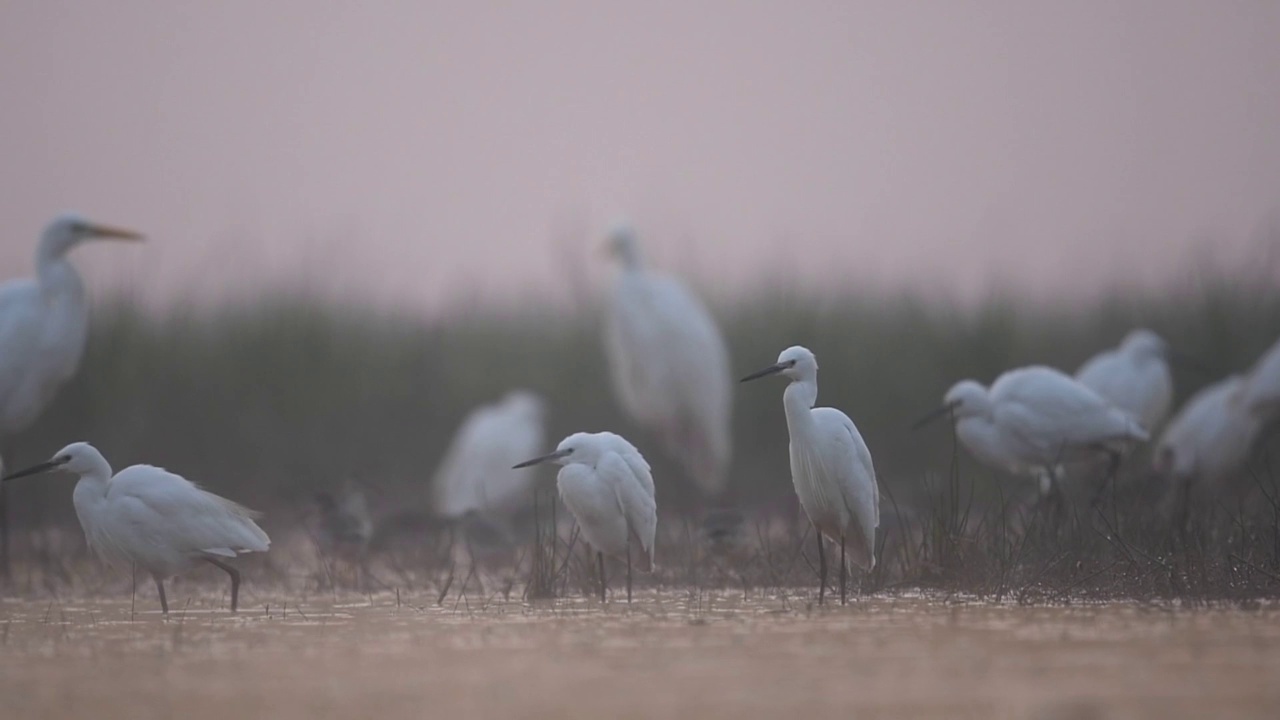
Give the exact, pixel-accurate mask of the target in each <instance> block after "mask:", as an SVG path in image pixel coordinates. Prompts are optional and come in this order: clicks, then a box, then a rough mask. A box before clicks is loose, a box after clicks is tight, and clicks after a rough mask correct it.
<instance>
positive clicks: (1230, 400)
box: [0, 214, 1280, 613]
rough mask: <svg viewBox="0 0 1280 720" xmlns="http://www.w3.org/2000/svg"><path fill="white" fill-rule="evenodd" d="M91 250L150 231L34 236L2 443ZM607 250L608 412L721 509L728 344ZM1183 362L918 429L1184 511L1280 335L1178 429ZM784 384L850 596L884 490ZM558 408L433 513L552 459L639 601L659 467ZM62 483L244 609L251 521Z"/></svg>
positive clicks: (158, 473)
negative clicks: (1088, 470) (1126, 472)
mask: <svg viewBox="0 0 1280 720" xmlns="http://www.w3.org/2000/svg"><path fill="white" fill-rule="evenodd" d="M93 238H103V239H118V240H139V239H141V238H142V236H141V235H140V234H138V233H135V232H132V231H127V230H121V229H117V228H112V227H108V226H104V225H99V224H96V223H93V222H90V221H88V220H86V219H84V218H82V217H80V216H78V215H74V214H67V215H63V216H59V217H58V218H56V219H55V220H53V222H51V223H50V224H49V226H48V227H47V228H46V229H45V231H44V233H43V235H42V236H41V238H40V241H39V244H38V246H37V252H36V277H35V278H34V279H21V280H13V281H9V282H7V283H5V284H4V285H3V286H0V439H3V438H6V437H9V436H12V435H13V434H14V433H16V432H17V431H19V430H21V429H22V428H24V427H25V426H27V425H28V424H30V423H31V422H33V421H34V419H35V418H36V417H37V416H38V415H39V414H40V412H41V411H42V409H43V408H44V407H45V406H46V405H47V404H48V403H49V401H50V400H51V398H52V397H53V396H54V395H55V393H56V391H57V389H58V388H59V386H61V385H62V384H63V383H65V382H66V381H67V380H68V379H69V378H71V377H72V376H73V375H74V374H75V372H76V368H77V367H78V365H79V362H80V358H81V355H82V354H83V351H84V346H85V341H86V334H87V327H88V317H89V316H88V308H87V302H86V293H85V288H84V284H83V282H82V280H81V279H80V276H79V275H78V274H77V272H76V270H75V267H74V266H73V265H72V264H71V262H70V260H69V259H68V258H67V253H68V251H69V250H71V249H72V248H73V247H75V246H76V245H78V244H79V243H81V242H83V241H86V240H89V239H93ZM606 247H607V250H608V251H609V253H610V254H611V255H612V256H613V257H614V258H615V259H616V260H617V262H618V264H619V266H620V267H619V272H618V277H617V280H616V283H615V285H614V291H613V296H612V299H611V302H610V304H609V308H608V312H607V316H606V322H605V327H604V333H603V334H604V349H605V358H606V360H607V363H608V368H609V374H610V379H611V381H612V385H613V390H614V394H615V397H616V400H617V403H618V405H619V406H620V407H621V408H622V409H623V411H624V412H625V414H626V415H627V416H628V417H629V419H630V420H631V421H632V422H633V423H634V424H635V425H636V426H637V428H638V429H639V430H640V431H641V433H642V434H643V439H644V440H645V441H652V442H653V443H654V444H655V446H656V447H657V448H658V449H659V450H660V451H661V453H662V454H663V455H665V456H666V457H668V458H669V459H670V460H672V461H673V462H674V463H675V464H676V465H677V466H678V467H679V468H680V469H681V471H682V473H683V475H684V477H686V478H687V479H688V480H689V481H690V482H691V483H692V484H693V485H694V486H695V487H696V488H698V490H699V491H700V493H701V496H702V497H704V498H705V499H708V500H717V499H723V496H724V494H725V492H726V489H727V487H728V486H729V484H730V483H729V465H730V461H731V458H732V454H733V453H732V450H733V445H732V438H731V432H730V425H731V417H732V410H733V392H734V389H733V383H732V379H731V362H730V355H729V351H728V348H727V345H726V343H725V341H724V338H723V335H722V334H721V331H720V329H719V328H718V326H717V325H716V322H715V320H714V318H713V317H712V314H711V313H710V312H709V311H708V309H707V307H706V306H705V305H704V304H703V303H702V302H701V301H700V300H699V299H698V297H697V296H696V295H695V294H694V293H692V292H691V291H690V290H689V289H688V288H687V287H686V286H685V285H684V284H683V283H682V282H681V281H680V280H679V279H677V278H676V277H674V276H672V275H668V274H664V273H660V272H657V271H655V270H653V269H651V268H649V267H648V266H647V265H646V264H645V263H644V261H643V258H642V254H641V249H640V244H639V241H638V239H637V237H636V234H635V232H634V231H633V230H631V228H630V227H627V226H621V227H619V228H617V229H615V230H614V231H612V232H611V233H610V234H609V236H608V238H607V244H606ZM780 344H781V343H780ZM1178 357H1179V356H1178V355H1177V354H1176V353H1174V352H1173V351H1171V349H1170V348H1169V346H1168V345H1167V343H1166V342H1165V341H1164V340H1163V339H1162V338H1161V337H1160V336H1159V335H1157V334H1156V333H1154V332H1152V331H1151V330H1147V329H1143V328H1139V329H1135V330H1133V331H1132V332H1130V333H1129V334H1128V335H1127V336H1126V337H1125V338H1124V339H1123V341H1122V342H1121V344H1120V345H1119V346H1118V347H1116V348H1114V349H1110V350H1106V351H1104V352H1102V353H1100V354H1099V355H1097V356H1095V357H1094V358H1092V359H1090V360H1089V361H1087V362H1086V363H1084V365H1083V366H1081V367H1080V369H1079V371H1078V372H1077V373H1076V374H1075V376H1074V377H1073V376H1070V375H1067V374H1065V373H1063V372H1061V371H1059V370H1056V369H1053V368H1050V367H1045V366H1030V367H1022V368H1016V369H1012V370H1009V371H1007V372H1005V373H1003V374H1001V375H1000V376H999V377H997V378H996V379H995V380H994V381H993V382H992V383H991V384H990V386H989V387H988V386H986V385H983V384H982V383H981V382H979V381H977V380H972V379H967V380H960V381H959V382H957V383H955V384H954V385H953V386H952V387H951V388H950V389H949V390H948V391H947V392H946V393H945V395H944V396H943V404H942V406H941V407H940V408H938V409H937V410H936V411H934V412H933V413H931V414H930V415H929V416H927V417H926V418H924V420H922V422H921V423H920V424H924V422H926V421H928V420H931V419H934V418H942V417H948V418H949V419H950V420H951V422H952V423H953V426H954V432H955V436H956V438H957V439H958V440H959V442H960V444H961V445H962V446H963V447H964V448H965V449H966V450H967V451H968V452H969V453H970V454H971V455H972V456H973V457H974V458H976V459H977V460H979V461H980V462H981V463H983V464H986V465H988V466H990V467H992V468H994V469H997V470H999V471H1001V472H1006V473H1009V474H1011V475H1015V476H1025V477H1028V478H1032V479H1035V480H1036V481H1038V482H1039V483H1040V486H1041V489H1042V490H1044V491H1045V492H1049V491H1052V490H1054V489H1055V488H1057V486H1058V485H1059V484H1060V483H1062V482H1064V478H1065V474H1066V472H1067V469H1068V468H1070V467H1072V466H1077V465H1079V464H1080V463H1099V462H1105V463H1106V464H1107V466H1108V468H1109V471H1110V472H1111V473H1114V470H1115V467H1116V465H1117V464H1118V463H1119V462H1120V459H1121V458H1122V457H1124V456H1125V455H1126V454H1128V453H1130V452H1131V451H1132V450H1133V449H1134V448H1135V447H1136V446H1138V445H1140V444H1143V443H1146V442H1149V441H1150V439H1151V438H1152V437H1158V438H1159V439H1158V441H1157V442H1156V443H1155V447H1154V452H1153V453H1152V468H1153V470H1154V471H1155V472H1156V473H1158V474H1160V475H1161V476H1162V477H1164V478H1165V479H1166V481H1167V486H1168V488H1169V492H1168V495H1169V496H1170V497H1175V498H1178V499H1179V502H1180V503H1181V505H1180V510H1179V512H1180V513H1182V514H1185V513H1186V512H1187V504H1188V502H1190V501H1191V500H1193V499H1195V498H1196V497H1199V496H1201V495H1204V494H1206V493H1212V492H1216V491H1219V490H1220V489H1221V488H1223V487H1225V486H1227V485H1228V483H1229V482H1231V481H1232V480H1233V479H1234V478H1235V477H1236V476H1237V475H1238V474H1239V473H1240V471H1241V469H1242V467H1243V466H1244V465H1245V463H1246V462H1247V461H1248V458H1249V453H1250V449H1251V448H1252V446H1253V445H1254V443H1255V441H1256V440H1257V438H1258V437H1259V436H1260V435H1261V434H1262V432H1263V429H1264V428H1265V427H1266V426H1267V424H1268V423H1269V422H1271V421H1272V420H1274V419H1275V418H1276V416H1277V415H1280V342H1277V344H1276V345H1275V346H1274V347H1272V348H1271V349H1270V350H1269V351H1268V352H1267V353H1266V354H1265V355H1264V356H1263V357H1262V358H1261V359H1260V360H1259V361H1258V362H1257V364H1256V365H1255V366H1254V367H1253V368H1252V369H1251V370H1250V371H1249V372H1247V373H1244V374H1241V375H1233V376H1231V377H1229V378H1227V379H1225V380H1222V381H1220V382H1218V383H1215V384H1212V385H1210V386H1208V387H1206V388H1204V389H1203V390H1201V391H1200V392H1199V393H1197V394H1196V395H1194V396H1193V397H1192V398H1191V399H1190V400H1189V401H1188V402H1187V403H1186V404H1185V405H1184V406H1183V407H1182V409H1181V410H1180V412H1179V413H1178V414H1176V415H1174V417H1173V418H1172V419H1171V420H1168V417H1169V413H1170V410H1171V407H1172V403H1173V381H1172V375H1171V372H1170V367H1169V364H1170V362H1173V361H1176V360H1177V359H1178ZM772 375H779V376H781V377H783V378H785V379H786V380H787V381H788V383H787V386H786V388H785V389H784V390H783V393H782V395H783V403H782V404H783V413H784V416H785V419H786V426H787V432H788V435H789V438H790V443H789V456H790V468H791V479H792V483H793V486H794V490H795V494H796V497H797V498H798V500H799V504H800V507H801V509H802V510H803V512H804V513H805V515H806V516H807V518H808V520H809V522H810V523H811V524H812V527H813V528H814V529H815V530H816V533H817V536H818V542H817V544H818V559H819V568H818V574H819V591H818V601H819V603H820V604H822V603H823V602H824V601H825V594H826V589H827V572H828V563H827V558H826V553H827V552H828V551H827V550H826V549H825V548H824V545H825V544H826V543H827V542H830V543H832V545H833V547H834V546H838V547H839V557H840V560H839V574H840V581H839V587H840V598H841V602H842V603H844V602H846V601H847V587H848V582H847V575H848V571H849V570H850V568H851V567H852V566H856V567H857V568H859V569H861V570H862V571H863V572H870V571H871V570H872V569H873V568H875V567H876V552H877V545H876V534H877V528H879V527H880V487H879V484H878V482H877V478H876V471H875V466H874V463H873V461H872V454H871V451H870V449H869V448H868V446H867V443H866V442H865V441H864V440H863V437H862V435H861V433H859V431H858V428H857V426H856V425H855V424H854V422H853V420H851V419H850V417H849V415H847V414H845V413H844V412H843V411H841V410H838V409H835V408H831V407H815V405H816V403H817V399H818V380H817V378H818V361H817V358H816V356H815V354H814V353H813V352H811V351H810V350H808V349H807V348H804V347H799V346H792V347H788V348H786V349H785V350H783V351H782V352H781V354H780V355H779V356H778V358H777V361H776V362H774V363H773V364H772V365H769V366H768V367H765V368H764V369H762V370H759V371H758V372H755V373H752V374H750V375H747V376H746V377H744V378H742V382H746V381H750V380H756V379H760V378H764V377H767V376H772ZM547 407H548V401H547V400H546V399H544V398H542V397H540V396H538V395H536V394H534V393H532V392H529V391H525V390H513V391H512V392H510V393H509V394H508V395H507V396H506V397H505V398H503V399H501V400H500V401H498V402H496V403H494V404H492V405H487V406H482V407H480V408H477V409H476V410H475V411H474V412H473V413H472V414H471V415H470V416H469V417H467V418H466V419H465V421H464V422H463V423H462V424H461V426H460V427H459V429H458V431H457V434H456V436H455V438H454V440H453V442H452V444H451V445H450V447H449V450H448V452H447V454H446V456H445V458H444V460H443V461H442V463H441V466H440V469H439V471H438V473H437V474H436V477H435V478H434V480H433V481H432V482H431V496H432V504H433V506H434V507H435V509H436V511H437V512H438V513H439V514H440V515H442V516H444V517H447V518H455V519H456V518H462V517H472V516H475V515H477V514H479V515H482V516H484V517H485V518H486V519H487V520H489V521H491V522H494V523H496V524H497V525H498V526H499V527H503V528H507V529H508V531H509V527H510V526H509V523H511V522H512V520H513V518H514V517H515V516H517V515H518V514H519V513H520V512H521V511H522V510H524V509H526V508H527V507H528V506H529V505H530V503H531V502H532V499H533V494H534V490H535V476H534V474H533V473H534V471H533V470H532V466H535V465H538V464H541V463H554V464H556V465H559V466H560V469H559V471H558V474H557V479H556V485H557V488H558V492H559V495H560V498H561V501H562V502H563V504H564V506H565V507H566V508H568V510H569V511H570V513H571V514H572V516H573V518H574V519H575V521H576V523H577V526H578V527H579V529H580V533H581V537H582V539H583V541H584V542H585V543H586V544H587V545H588V546H589V548H590V552H593V553H594V559H595V561H596V563H597V564H598V569H599V582H600V584H599V593H600V599H601V601H604V600H605V599H606V597H607V588H608V584H607V581H606V576H605V557H606V556H610V557H614V558H617V559H618V560H620V561H622V562H624V563H625V565H626V572H627V575H626V590H627V599H628V601H630V600H631V597H632V566H633V564H634V565H635V566H637V567H638V569H639V570H641V571H648V570H652V569H653V568H654V567H655V563H656V562H657V560H658V558H657V557H656V541H657V528H658V504H657V497H656V494H655V489H654V481H653V475H652V471H651V468H650V465H649V463H648V462H647V461H646V460H645V458H644V456H643V455H642V454H641V452H640V450H639V449H637V447H636V445H634V444H632V443H631V442H629V441H628V440H626V439H624V438H623V437H621V436H620V435H617V434H615V433H612V432H578V433H574V434H572V435H569V436H568V437H566V438H565V439H564V440H562V441H561V442H560V443H559V445H557V446H556V448H555V450H554V451H551V452H549V453H546V454H539V453H540V452H542V451H544V450H545V445H544V442H545V420H546V415H547ZM1166 420H1167V425H1166ZM1161 430H1163V432H1162V433H1161V432H1160V431H1161ZM4 449H5V450H8V448H4ZM53 471H64V472H69V473H72V474H74V475H76V476H78V477H79V480H78V482H77V484H76V486H75V490H74V492H73V495H72V500H73V504H74V506H75V510H76V515H77V517H78V518H79V521H80V525H81V527H82V529H83V530H84V534H85V538H86V540H87V543H88V545H89V547H90V548H91V549H92V550H93V552H94V553H95V554H97V555H98V556H99V557H101V558H102V559H104V560H105V561H107V562H108V563H109V564H112V565H114V566H117V567H128V566H132V567H134V568H137V569H142V570H144V571H145V572H147V573H149V574H150V575H151V576H152V578H153V579H154V581H155V584H156V589H157V592H158V593H159V598H160V604H161V608H162V609H163V610H164V611H165V612H166V613H167V612H168V601H167V599H166V597H165V589H164V581H165V580H167V579H169V578H170V577H173V576H174V575H177V574H179V573H181V572H183V571H185V570H187V569H189V568H190V567H192V566H193V565H195V564H198V563H207V564H210V565H213V566H215V567H218V568H220V569H221V570H223V571H224V572H226V573H227V574H228V576H229V577H230V580H231V609H232V610H233V611H234V610H235V609H236V608H237V604H238V595H239V586H240V574H239V571H238V570H237V569H236V568H235V567H234V566H233V565H232V564H230V563H229V562H228V561H230V560H232V559H234V558H236V557H237V556H238V555H240V554H242V553H247V552H266V551H267V550H268V548H269V546H270V539H269V538H268V537H267V534H266V533H265V532H263V530H262V529H261V528H260V527H259V526H258V525H257V523H256V522H255V517H256V514H255V513H254V512H252V511H250V510H248V509H246V508H245V507H243V506H241V505H239V504H237V503H235V502H233V501H231V500H227V499H225V498H223V497H220V496H218V495H215V494H213V493H211V492H208V491H206V490H204V489H202V488H200V487H199V486H198V485H196V484H194V483H192V482H190V481H188V480H186V479H184V478H183V477H181V476H179V475H176V474H173V473H171V472H168V471H166V470H163V469H161V468H158V467H153V466H149V465H134V466H131V467H128V468H126V469H124V470H122V471H120V472H119V473H116V474H115V475H114V476H113V475H112V471H111V467H110V465H109V464H108V463H107V461H106V459H105V458H104V457H103V456H102V454H101V453H99V452H98V451H97V450H96V449H95V448H94V447H93V446H92V445H89V444H88V443H84V442H77V443H72V444H71V445H68V446H66V447H65V448H63V449H61V450H59V451H58V452H57V453H54V455H53V456H52V458H50V459H49V460H48V461H46V462H43V463H40V464H38V465H35V466H33V467H30V468H27V469H24V470H19V471H16V472H11V473H9V474H7V475H5V476H4V477H3V480H4V481H5V482H7V481H10V480H14V479H17V478H21V477H26V476H31V475H36V474H40V473H46V472H53ZM2 487H3V483H0V488H2ZM2 497H3V496H2V494H0V498H2ZM342 497H343V499H342V500H341V502H339V500H338V499H337V498H334V497H332V496H328V495H318V496H317V500H318V501H319V502H320V505H321V508H322V511H323V512H324V514H325V517H326V518H327V520H326V527H327V526H329V525H332V527H333V528H334V529H333V532H332V533H331V534H332V535H333V538H332V539H333V542H334V543H335V545H336V544H337V543H340V542H341V543H347V542H351V543H356V544H357V545H358V547H360V548H361V552H363V548H364V547H365V545H367V543H368V541H369V536H370V534H371V532H372V528H371V527H370V526H369V523H368V519H367V515H368V512H367V509H366V508H365V507H364V504H363V498H362V497H361V498H359V500H358V501H354V500H350V499H349V498H351V497H354V496H353V495H351V494H347V495H344V496H342ZM351 503H356V504H357V505H358V508H354V509H355V510H358V511H359V512H354V511H353V507H354V506H351V507H349V505H351ZM350 518H355V520H351V519H350ZM362 518H363V519H362ZM3 520H4V516H3V515H2V514H0V522H3ZM0 542H3V543H4V546H3V549H2V551H3V553H5V555H4V558H0V561H3V562H5V565H4V566H3V568H0V569H5V568H7V552H8V542H7V523H6V524H4V525H2V526H0Z"/></svg>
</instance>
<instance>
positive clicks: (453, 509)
mask: <svg viewBox="0 0 1280 720" xmlns="http://www.w3.org/2000/svg"><path fill="white" fill-rule="evenodd" d="M542 443H543V428H542V423H541V421H539V420H536V419H533V418H530V417H529V416H528V415H527V413H523V412H519V411H515V410H513V409H511V408H507V407H503V406H494V405H489V406H484V407H481V408H477V409H476V410H474V411H472V413H471V415H470V416H468V418H467V420H466V421H465V422H463V424H462V427H460V428H459V429H458V432H457V434H456V435H455V436H454V440H453V442H452V443H451V445H450V448H449V451H448V452H447V453H446V455H445V458H444V460H443V461H442V462H441V464H440V469H439V470H438V471H437V473H436V477H435V479H434V480H433V482H432V487H433V488H434V493H433V494H434V503H435V507H436V511H437V512H438V513H439V514H441V515H444V516H446V517H459V516H461V515H465V514H466V513H467V512H468V511H471V510H479V511H482V512H492V513H497V514H506V513H510V512H513V511H515V510H517V509H518V506H519V505H520V504H522V502H523V501H524V500H525V499H527V496H528V494H529V492H530V491H531V490H532V487H533V482H534V480H535V479H536V478H537V474H536V471H533V470H526V469H522V470H512V469H511V466H512V465H515V464H516V463H518V462H520V461H522V460H528V459H529V458H531V457H533V456H534V455H536V454H538V453H539V452H541V450H542Z"/></svg>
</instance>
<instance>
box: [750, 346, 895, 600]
mask: <svg viewBox="0 0 1280 720" xmlns="http://www.w3.org/2000/svg"><path fill="white" fill-rule="evenodd" d="M773 374H781V375H783V376H785V377H787V378H788V379H790V380H791V383H790V384H789V385H787V389H786V390H785V391H784V392H783V394H782V405H783V408H784V410H785V411H786V416H787V431H788V433H789V434H790V436H791V445H790V453H791V480H792V482H793V483H794V484H795V488H796V495H797V496H798V497H799V498H800V506H801V507H802V508H804V511H805V514H806V515H808V517H809V520H810V521H811V522H812V523H813V525H814V527H816V528H817V529H818V531H819V532H820V533H821V534H822V535H825V536H827V537H829V538H831V539H832V540H834V541H836V542H838V543H840V548H841V555H842V556H843V555H844V552H845V550H846V547H847V549H848V551H849V558H850V559H851V560H852V561H853V562H854V563H856V564H857V565H858V566H859V567H861V568H862V569H863V570H868V571H869V570H871V569H872V568H874V567H875V564H876V557H875V546H876V543H875V539H876V528H877V527H879V526H880V487H879V485H877V483H876V471H875V467H874V466H873V465H872V462H871V451H870V450H868V449H867V444H866V443H865V442H864V441H863V440H862V435H861V434H860V433H859V432H858V428H857V427H856V426H854V424H853V421H852V420H850V419H849V416H848V415H845V414H844V413H843V412H840V411H839V410H836V409H835V408H829V407H820V408H815V407H814V403H815V402H817V399H818V361H817V359H816V358H815V357H814V355H813V353H812V352H810V351H809V350H808V349H806V348H803V347H800V346H794V347H789V348H787V349H786V350H783V351H782V354H781V355H779V356H778V362H777V363H775V364H774V365H771V366H770V367H768V368H765V369H764V370H761V371H760V372H758V373H754V374H752V375H749V376H747V377H746V378H743V380H744V381H745V380H752V379H755V378H758V377H765V376H767V375H773ZM818 547H819V549H820V550H821V547H822V540H821V538H819V541H818ZM844 570H845V568H844V558H843V557H842V558H841V576H842V577H841V583H840V585H841V588H840V593H841V600H842V601H843V599H844V593H845V588H844V585H845V583H844V580H843V574H844ZM822 574H823V576H824V577H823V578H822V580H821V583H822V585H821V587H820V589H819V602H821V601H822V596H823V594H824V593H825V586H826V578H825V574H826V564H825V558H822Z"/></svg>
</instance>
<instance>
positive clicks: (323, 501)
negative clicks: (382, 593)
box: [314, 483, 373, 588]
mask: <svg viewBox="0 0 1280 720" xmlns="http://www.w3.org/2000/svg"><path fill="white" fill-rule="evenodd" d="M314 498H315V501H316V507H317V508H318V509H319V510H320V518H319V520H320V522H319V523H318V527H317V530H318V532H317V533H316V534H317V536H318V543H317V544H318V545H319V547H320V551H321V552H322V553H323V554H324V555H325V556H326V557H327V558H331V559H332V560H334V561H338V560H341V561H344V562H345V563H346V564H348V565H350V566H351V567H353V568H355V574H356V587H357V588H363V587H364V576H365V560H366V558H367V555H366V553H367V552H368V549H369V540H370V539H372V537H373V518H372V517H370V515H369V505H368V503H367V502H365V498H364V493H363V492H361V491H360V489H359V488H358V487H356V486H355V485H352V484H350V483H348V484H346V485H344V486H343V488H342V489H341V491H340V492H338V493H337V494H336V495H335V494H334V493H330V492H327V491H323V490H321V491H318V492H316V493H315V495H314ZM331 564H332V563H331Z"/></svg>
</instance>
